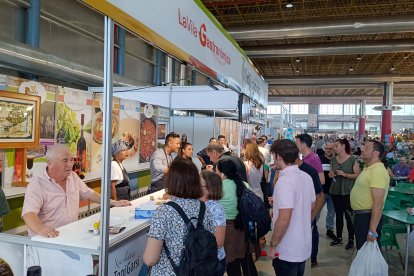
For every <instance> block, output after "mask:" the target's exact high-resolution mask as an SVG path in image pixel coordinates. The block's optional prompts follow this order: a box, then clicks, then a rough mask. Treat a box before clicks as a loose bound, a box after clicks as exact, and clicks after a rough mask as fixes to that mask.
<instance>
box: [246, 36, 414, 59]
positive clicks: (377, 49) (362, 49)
mask: <svg viewBox="0 0 414 276" xmlns="http://www.w3.org/2000/svg"><path fill="white" fill-rule="evenodd" d="M243 49H244V51H245V52H246V55H248V56H249V57H251V58H272V57H298V56H300V57H308V56H337V55H356V54H382V53H399V52H414V40H413V39H410V40H407V39H405V40H402V39H401V40H375V41H352V42H339V43H316V44H314V43H312V44H293V45H272V46H251V47H243Z"/></svg>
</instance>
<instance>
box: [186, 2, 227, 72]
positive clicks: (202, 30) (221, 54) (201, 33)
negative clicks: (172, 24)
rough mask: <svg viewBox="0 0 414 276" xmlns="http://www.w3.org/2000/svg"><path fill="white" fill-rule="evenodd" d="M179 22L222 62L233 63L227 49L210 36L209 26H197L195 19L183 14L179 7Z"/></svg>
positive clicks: (203, 24)
mask: <svg viewBox="0 0 414 276" xmlns="http://www.w3.org/2000/svg"><path fill="white" fill-rule="evenodd" d="M178 24H180V25H181V26H182V27H183V28H184V29H186V30H187V31H188V32H189V33H190V34H191V35H192V36H193V37H194V38H199V41H200V45H201V46H202V47H204V48H208V49H210V51H211V53H212V54H214V55H215V57H218V58H219V60H220V61H221V62H224V63H227V64H228V65H231V58H230V56H229V54H228V53H227V51H225V50H224V49H223V48H222V47H221V46H220V45H219V44H218V43H217V41H215V40H214V39H212V38H210V37H209V36H208V31H207V26H206V24H205V23H202V24H201V25H200V26H199V27H197V25H196V23H195V21H194V20H193V19H192V18H190V17H188V16H187V15H181V10H180V9H178Z"/></svg>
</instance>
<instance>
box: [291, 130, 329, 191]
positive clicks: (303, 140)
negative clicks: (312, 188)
mask: <svg viewBox="0 0 414 276" xmlns="http://www.w3.org/2000/svg"><path fill="white" fill-rule="evenodd" d="M295 139H296V146H297V147H298V149H299V152H300V153H301V154H302V155H303V157H302V160H303V162H305V163H306V164H309V165H311V166H312V167H314V168H315V169H316V170H317V171H318V174H319V180H320V181H321V184H322V185H324V184H325V174H324V173H323V168H322V162H321V159H320V158H319V156H318V155H317V154H316V153H314V152H313V151H312V150H311V146H312V137H311V136H310V135H309V134H299V135H296V137H295Z"/></svg>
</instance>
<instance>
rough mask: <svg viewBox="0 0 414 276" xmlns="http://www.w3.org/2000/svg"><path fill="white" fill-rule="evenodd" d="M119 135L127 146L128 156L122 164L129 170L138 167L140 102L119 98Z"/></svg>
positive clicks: (134, 169)
mask: <svg viewBox="0 0 414 276" xmlns="http://www.w3.org/2000/svg"><path fill="white" fill-rule="evenodd" d="M119 120H120V121H119V137H120V139H123V140H124V141H125V143H126V144H127V146H128V158H127V159H125V160H124V161H123V162H122V164H123V166H124V167H125V169H126V170H127V171H129V172H131V171H136V170H137V168H138V162H139V156H138V149H139V144H138V143H139V139H138V138H139V125H140V103H139V102H136V101H131V100H125V99H121V100H120V104H119Z"/></svg>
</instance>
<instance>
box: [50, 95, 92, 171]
mask: <svg viewBox="0 0 414 276" xmlns="http://www.w3.org/2000/svg"><path fill="white" fill-rule="evenodd" d="M92 102H93V94H91V93H87V92H86V91H82V90H78V89H72V88H67V87H59V91H58V95H57V107H56V130H55V137H56V138H55V142H56V143H58V144H66V145H67V146H68V148H69V150H70V152H71V153H72V154H73V156H74V157H75V164H74V169H75V172H76V173H77V174H78V175H79V176H80V177H81V178H82V179H83V178H84V177H85V173H87V172H90V171H91V140H92V134H91V122H92Z"/></svg>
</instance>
